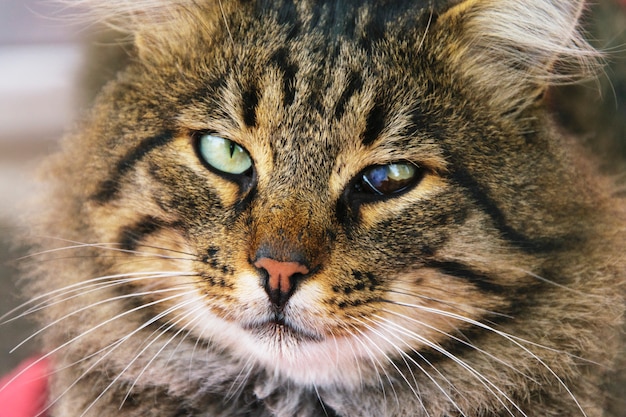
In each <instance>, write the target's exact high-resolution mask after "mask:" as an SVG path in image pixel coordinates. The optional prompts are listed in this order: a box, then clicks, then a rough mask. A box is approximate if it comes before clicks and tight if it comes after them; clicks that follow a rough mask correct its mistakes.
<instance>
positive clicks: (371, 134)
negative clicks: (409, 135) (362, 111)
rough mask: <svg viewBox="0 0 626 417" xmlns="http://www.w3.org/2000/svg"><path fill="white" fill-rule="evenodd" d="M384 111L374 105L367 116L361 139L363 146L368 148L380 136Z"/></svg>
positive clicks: (383, 124)
mask: <svg viewBox="0 0 626 417" xmlns="http://www.w3.org/2000/svg"><path fill="white" fill-rule="evenodd" d="M385 117H386V115H385V110H384V109H383V107H382V106H380V105H378V104H375V105H374V107H372V109H371V110H370V112H369V114H368V115H367V124H366V127H365V131H364V132H363V136H362V138H361V140H362V142H363V145H365V146H369V145H371V144H372V143H374V141H376V139H378V136H379V135H380V132H382V131H383V129H384V128H385Z"/></svg>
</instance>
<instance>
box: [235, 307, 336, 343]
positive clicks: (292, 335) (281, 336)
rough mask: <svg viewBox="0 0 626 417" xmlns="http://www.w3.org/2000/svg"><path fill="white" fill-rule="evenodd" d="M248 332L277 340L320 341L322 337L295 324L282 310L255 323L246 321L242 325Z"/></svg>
mask: <svg viewBox="0 0 626 417" xmlns="http://www.w3.org/2000/svg"><path fill="white" fill-rule="evenodd" d="M242 327H243V328H244V329H245V330H247V331H248V332H250V333H252V334H254V335H255V336H257V337H259V338H262V339H268V338H269V339H273V340H277V341H279V342H281V341H284V340H289V341H290V342H293V341H296V342H322V341H323V340H324V338H323V337H322V336H321V335H319V334H317V333H314V332H312V331H310V330H307V329H303V328H301V327H299V326H295V325H294V324H293V323H292V322H291V321H290V320H289V319H288V318H287V317H286V316H285V314H284V313H283V312H282V311H276V312H275V313H274V316H273V317H271V318H269V319H267V320H264V321H261V322H256V323H246V324H243V326H242Z"/></svg>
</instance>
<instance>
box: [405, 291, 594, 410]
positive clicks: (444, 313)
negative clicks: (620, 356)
mask: <svg viewBox="0 0 626 417" xmlns="http://www.w3.org/2000/svg"><path fill="white" fill-rule="evenodd" d="M393 303H394V304H396V305H399V306H404V307H411V308H417V309H421V310H423V311H427V312H430V313H433V314H438V315H441V316H444V317H449V318H452V319H455V320H459V321H462V322H465V323H468V324H471V325H473V326H475V327H478V328H481V329H484V330H487V331H490V332H493V333H495V334H497V335H498V336H501V337H503V338H504V339H506V340H508V341H510V342H511V343H513V344H514V345H515V346H517V347H519V348H520V349H522V350H523V351H524V352H525V353H527V354H528V355H529V356H530V357H531V358H533V359H535V360H536V361H537V362H538V363H539V364H540V365H541V366H543V367H544V368H545V369H546V370H547V371H548V372H549V373H550V374H551V375H552V376H553V377H554V378H555V379H556V380H557V381H558V383H559V385H560V386H561V387H563V389H564V390H565V391H566V392H567V394H568V395H569V396H570V398H571V399H572V400H573V401H574V403H575V404H576V406H577V408H578V409H579V410H580V412H581V413H582V414H583V416H585V417H587V414H586V413H585V410H584V409H583V408H582V406H581V405H580V403H579V402H578V399H577V398H576V396H575V395H574V394H573V393H572V391H571V390H570V389H569V387H568V386H567V384H565V382H564V381H563V380H562V379H561V377H559V376H558V375H557V374H556V372H554V370H553V369H552V368H550V367H549V366H548V365H547V364H546V363H545V362H544V361H543V360H542V359H541V358H540V357H539V356H537V355H536V354H535V353H533V352H532V351H530V350H529V349H528V348H527V347H525V346H523V345H522V343H528V344H531V345H533V346H536V347H540V348H544V349H547V350H550V351H552V352H556V353H564V354H567V352H564V351H560V350H557V349H552V348H549V347H547V346H542V345H540V344H537V343H534V342H531V341H528V340H525V339H522V338H520V337H515V336H513V335H510V334H508V333H505V332H503V331H500V330H497V329H495V328H493V327H491V326H488V325H486V324H484V323H482V322H479V321H477V320H473V319H470V318H468V317H464V316H461V315H459V314H455V313H451V312H448V311H444V310H439V309H434V308H431V307H426V306H420V305H417V304H410V303H403V302H396V301H394V302H393ZM570 356H574V355H570Z"/></svg>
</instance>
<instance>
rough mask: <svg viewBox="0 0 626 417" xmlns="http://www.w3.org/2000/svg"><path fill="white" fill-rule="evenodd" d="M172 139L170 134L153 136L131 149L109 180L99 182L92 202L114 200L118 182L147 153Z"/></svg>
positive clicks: (117, 165)
mask: <svg viewBox="0 0 626 417" xmlns="http://www.w3.org/2000/svg"><path fill="white" fill-rule="evenodd" d="M172 139H173V135H172V133H171V132H165V133H162V134H160V135H158V136H153V137H149V138H146V139H144V140H142V141H141V142H140V143H139V145H137V146H136V147H135V148H133V149H132V150H131V151H130V152H129V153H128V154H126V156H124V157H123V158H122V159H121V160H119V161H118V162H117V164H116V166H115V169H114V170H113V172H112V173H111V174H110V176H109V178H108V179H106V180H105V181H103V182H101V183H100V185H99V186H98V191H97V192H96V193H95V194H94V195H92V196H91V199H92V200H95V201H97V202H99V203H106V202H108V201H111V200H112V199H114V198H115V197H116V196H117V194H118V193H119V191H120V188H119V185H120V180H121V179H122V178H123V177H124V176H125V175H126V174H127V173H128V172H129V171H130V170H131V169H132V168H133V167H134V166H135V165H136V164H137V162H139V161H141V160H142V159H143V158H144V157H145V156H146V155H147V154H148V153H149V152H151V151H152V150H154V149H156V148H159V147H161V146H165V145H167V144H168V143H170V142H171V141H172Z"/></svg>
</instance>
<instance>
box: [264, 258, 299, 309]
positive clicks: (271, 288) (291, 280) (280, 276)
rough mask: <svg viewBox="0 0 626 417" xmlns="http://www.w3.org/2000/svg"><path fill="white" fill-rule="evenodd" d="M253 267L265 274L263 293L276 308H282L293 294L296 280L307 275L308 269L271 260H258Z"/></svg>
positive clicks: (296, 263)
mask: <svg viewBox="0 0 626 417" xmlns="http://www.w3.org/2000/svg"><path fill="white" fill-rule="evenodd" d="M254 266H255V267H257V268H259V269H263V270H265V271H266V272H267V275H268V278H267V283H266V284H265V291H266V292H267V294H268V295H269V297H270V301H271V302H272V304H274V305H275V306H276V307H278V308H283V307H284V306H285V303H286V302H287V300H288V299H289V297H291V294H293V290H294V285H295V280H296V278H297V277H300V276H302V275H306V274H308V273H309V268H308V267H307V266H306V265H303V264H301V263H300V262H281V261H277V260H274V259H271V258H260V259H258V260H257V261H256V262H255V263H254Z"/></svg>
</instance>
